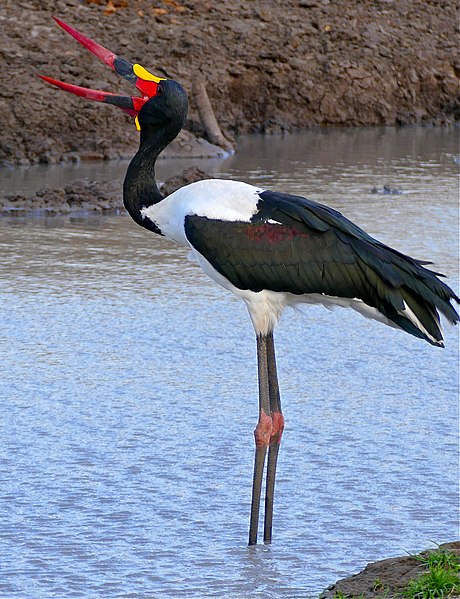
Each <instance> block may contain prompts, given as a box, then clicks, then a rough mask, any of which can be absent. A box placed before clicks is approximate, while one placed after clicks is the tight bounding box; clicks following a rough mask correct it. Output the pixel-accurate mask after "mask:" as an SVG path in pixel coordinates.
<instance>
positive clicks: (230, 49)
mask: <svg viewBox="0 0 460 599" xmlns="http://www.w3.org/2000/svg"><path fill="white" fill-rule="evenodd" d="M457 11H458V6H457V3H456V2H455V1H454V0H376V1H375V2H366V1H364V0H349V1H348V2H332V1H330V0H297V1H294V0H286V1H285V2H273V1H269V0H253V1H251V2H247V1H243V0H236V1H232V2H212V1H210V0H209V1H206V0H158V1H157V2H154V3H152V2H148V1H147V0H22V1H20V2H16V1H15V0H3V1H2V3H1V6H0V25H1V26H0V55H1V58H2V69H0V114H1V121H2V123H1V125H2V126H1V130H2V135H1V140H0V164H2V163H4V164H5V163H10V164H18V163H19V164H29V163H35V162H43V163H49V162H56V161H59V160H61V159H66V158H67V159H78V158H79V157H82V158H86V159H101V158H104V159H109V158H115V157H118V156H120V155H123V156H125V155H127V154H131V153H132V152H133V150H134V148H135V146H136V145H137V135H136V133H135V131H134V130H133V127H131V126H130V123H129V122H128V117H126V116H125V115H124V114H122V113H121V111H118V110H115V109H111V108H109V107H101V106H99V105H96V104H93V103H88V102H85V101H84V100H81V99H77V98H73V97H71V96H70V95H66V94H64V93H62V92H59V91H57V90H53V89H51V88H48V87H46V86H45V84H44V83H43V82H41V81H40V80H39V79H37V78H36V77H34V74H35V73H43V74H47V75H50V76H53V77H56V78H59V79H64V80H66V81H69V82H73V83H76V84H80V85H84V86H88V87H94V88H99V89H107V90H109V91H123V90H125V91H129V92H130V93H131V92H132V89H131V88H130V87H129V86H128V84H127V83H126V82H123V81H120V80H117V79H118V78H117V76H116V75H115V74H114V73H113V72H111V71H110V69H108V68H107V67H105V66H104V65H102V64H100V63H99V62H98V61H97V60H96V59H95V58H94V57H92V56H91V54H90V53H89V52H87V51H86V50H85V49H84V48H82V47H80V46H79V45H78V44H77V43H76V42H75V41H74V40H72V38H70V36H68V35H67V34H66V33H64V32H63V31H61V30H60V29H59V28H58V27H57V26H56V25H55V24H54V22H53V21H52V20H51V15H53V14H54V15H57V16H60V17H62V18H63V19H64V20H66V21H68V22H69V23H71V24H73V25H74V26H75V27H77V28H78V29H80V30H82V31H83V32H85V33H86V34H87V35H88V36H90V37H92V38H94V39H96V40H98V41H99V42H100V43H102V44H103V45H105V46H107V47H108V48H109V49H111V50H112V51H114V52H116V53H119V54H120V55H121V56H124V57H126V58H127V59H128V60H131V61H139V62H140V63H141V64H143V65H145V66H146V67H147V68H149V69H151V70H152V71H153V72H155V73H157V74H160V75H161V74H163V75H165V76H167V77H174V78H177V79H178V80H180V81H181V82H182V83H183V84H184V86H185V88H186V89H187V90H188V91H190V90H191V85H192V81H193V79H194V78H196V77H197V76H198V75H200V76H203V77H204V78H205V80H206V82H207V89H208V93H209V95H210V98H211V101H212V103H213V106H214V108H215V110H216V114H217V118H218V120H219V122H220V124H221V126H222V127H223V129H224V131H225V132H227V134H228V133H230V134H231V133H236V132H243V131H265V132H275V131H281V130H289V129H293V128H305V127H307V126H310V125H315V124H318V125H329V124H349V125H356V124H394V123H416V122H417V123H419V122H426V123H435V124H444V123H448V124H449V123H452V122H453V121H454V120H455V119H456V118H458V117H459V113H460V100H459V95H458V90H459V76H460V57H459V49H458V45H457V39H458V33H459V31H460V27H459V20H458V15H457ZM188 128H189V130H192V131H198V132H200V128H201V125H200V122H199V119H198V117H197V112H196V108H195V107H194V106H193V103H192V106H191V109H190V113H189V121H188Z"/></svg>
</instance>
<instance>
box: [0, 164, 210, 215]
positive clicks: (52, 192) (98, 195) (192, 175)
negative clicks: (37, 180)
mask: <svg viewBox="0 0 460 599" xmlns="http://www.w3.org/2000/svg"><path fill="white" fill-rule="evenodd" d="M210 178H211V177H210V175H208V173H205V172H204V171H202V170H200V169H199V168H197V167H189V168H186V169H185V170H184V171H183V172H182V173H181V174H179V175H175V176H173V177H171V178H170V179H168V180H167V181H165V182H164V183H163V185H161V186H160V191H161V192H162V193H163V195H169V194H170V193H172V192H173V191H176V189H179V187H182V186H183V185H188V184H189V183H193V182H194V181H201V180H202V179H210ZM122 189H123V180H122V179H112V180H110V181H107V180H104V181H89V180H87V179H78V180H77V181H74V182H73V183H71V184H69V185H65V186H64V187H55V188H52V189H49V188H45V189H39V190H38V191H36V192H35V193H33V194H29V195H23V194H8V195H3V194H1V193H0V215H8V216H23V215H25V214H30V213H39V214H41V215H47V216H48V215H56V214H61V215H62V214H78V213H82V212H85V213H96V214H97V213H113V212H122V213H123V214H124V213H125V209H124V206H123V193H122Z"/></svg>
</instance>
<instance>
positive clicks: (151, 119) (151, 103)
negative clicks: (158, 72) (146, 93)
mask: <svg viewBox="0 0 460 599" xmlns="http://www.w3.org/2000/svg"><path fill="white" fill-rule="evenodd" d="M187 110H188V99H187V94H186V93H185V90H184V88H183V87H182V85H180V83H177V81H174V80H172V79H164V80H163V81H161V82H160V83H159V84H158V89H157V93H156V95H155V96H154V97H153V98H150V100H147V102H146V103H145V104H144V105H143V106H142V108H141V110H140V111H139V114H138V117H137V120H138V123H139V126H140V130H141V134H142V133H149V132H150V131H152V130H155V129H159V128H161V129H164V128H167V129H173V128H174V129H178V130H180V129H182V127H183V125H184V123H185V119H186V117H187Z"/></svg>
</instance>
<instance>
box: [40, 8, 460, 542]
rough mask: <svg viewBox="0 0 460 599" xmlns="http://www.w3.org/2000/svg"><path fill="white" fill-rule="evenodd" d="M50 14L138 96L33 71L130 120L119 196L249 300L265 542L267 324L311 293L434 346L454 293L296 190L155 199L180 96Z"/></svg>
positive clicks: (182, 113)
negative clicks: (135, 146)
mask: <svg viewBox="0 0 460 599" xmlns="http://www.w3.org/2000/svg"><path fill="white" fill-rule="evenodd" d="M55 20H56V22H57V23H58V24H59V25H60V26H61V27H62V28H63V29H65V31H67V32H68V33H69V34H70V35H72V36H73V37H74V38H75V39H76V40H77V41H78V42H79V43H80V44H82V45H83V46H85V47H86V48H87V49H89V50H90V51H91V52H92V53H93V54H95V55H96V56H97V57H98V58H99V59H101V60H102V61H103V62H105V63H106V64H107V65H109V66H110V67H111V68H112V69H113V70H114V71H115V72H116V73H118V74H119V75H121V76H122V77H124V78H125V79H127V80H128V81H130V82H131V83H133V84H134V85H135V86H136V87H137V88H138V89H139V90H140V92H141V93H142V96H141V97H126V96H120V95H116V94H111V93H108V92H102V91H96V90H91V89H88V88H82V87H79V86H75V85H70V84H67V83H63V82H61V81H57V80H55V79H51V78H49V77H42V79H44V80H45V81H47V82H48V83H51V84H53V85H56V86H57V87H59V88H61V89H64V90H66V91H69V92H72V93H73V94H76V95H78V96H83V97H85V98H88V99H90V100H96V101H99V102H105V103H106V104H113V105H114V106H118V107H119V108H121V109H123V110H124V111H126V112H127V113H128V114H130V115H131V116H132V117H134V118H135V121H136V126H137V128H138V129H139V130H140V144H139V150H138V152H137V154H136V155H135V156H134V158H133V159H132V161H131V163H130V165H129V167H128V170H127V173H126V177H125V180H124V184H123V198H124V205H125V207H126V209H127V211H128V212H129V214H130V215H131V217H132V218H133V219H134V220H135V221H136V223H137V224H139V225H141V226H142V227H145V228H146V229H149V230H150V231H152V232H154V233H157V234H158V235H164V236H165V237H166V238H168V239H171V240H173V241H175V242H177V243H178V244H180V245H183V246H185V247H186V248H188V249H189V250H191V254H192V256H193V257H194V259H195V260H196V261H197V262H198V264H199V265H200V266H201V268H202V269H203V270H204V272H205V273H206V274H207V275H208V276H209V277H211V279H213V280H214V281H216V282H217V283H219V284H220V285H222V286H223V287H225V288H226V289H228V290H229V291H231V292H232V293H234V294H235V295H236V296H238V297H240V298H241V299H242V300H243V301H244V302H245V304H246V306H247V308H248V311H249V315H250V317H251V320H252V324H253V326H254V330H255V333H256V339H257V358H258V381H259V419H258V423H257V426H256V429H255V431H254V436H255V445H256V450H255V465H254V479H253V487H252V505H251V518H250V529H249V544H250V545H253V544H255V543H256V542H257V532H258V521H259V506H260V499H261V489H262V478H263V473H264V469H265V461H266V455H267V453H268V460H267V474H266V494H265V521H264V541H265V542H266V543H269V542H271V538H272V515H273V496H274V485H275V472H276V463H277V458H278V450H279V446H280V442H281V436H282V433H283V428H284V418H283V415H282V412H281V403H280V393H279V387H278V378H277V372H276V362H275V349H274V341H273V330H274V328H275V326H276V324H277V322H278V320H279V318H280V316H281V313H282V312H283V310H284V309H285V308H286V306H295V305H296V304H299V303H319V304H323V305H325V306H327V307H330V306H342V307H348V308H353V309H354V310H356V311H358V312H360V313H361V314H362V315H363V316H366V317H368V318H373V319H375V320H378V321H380V322H383V323H385V324H387V325H389V326H391V327H394V328H397V329H402V330H403V331H406V332H407V333H410V334H411V335H414V336H415V337H419V338H420V339H424V340H425V341H428V343H431V344H432V345H437V346H441V347H442V346H443V336H442V329H441V325H440V314H442V315H444V316H445V317H446V319H447V321H449V322H450V323H453V324H455V323H456V322H458V320H459V316H458V314H457V312H456V311H455V309H454V307H453V306H452V305H451V303H450V302H451V300H455V301H456V302H457V303H458V302H459V298H458V297H457V296H456V294H455V293H454V292H453V291H452V289H450V288H449V287H448V286H447V285H446V284H445V283H443V282H442V281H441V280H440V279H439V278H438V277H439V276H442V275H440V274H439V273H436V272H433V271H431V270H428V269H427V268H426V266H425V265H427V264H430V263H429V262H423V261H421V260H416V259H414V258H410V257H409V256H405V255H404V254H402V253H400V252H398V251H397V250H395V249H393V248H390V247H388V246H386V245H384V244H383V243H381V242H379V241H377V240H376V239H374V238H373V237H371V236H370V235H368V234H367V233H365V232H364V231H363V230H362V229H360V228H359V227H357V226H356V225H355V224H353V223H352V222H350V221H349V220H348V219H346V218H345V217H344V216H342V214H341V213H340V212H337V211H336V210H333V209H332V208H329V207H328V206H324V205H321V204H318V203H316V202H314V201H312V200H308V199H306V198H303V197H299V196H294V195H289V194H287V193H280V192H277V191H268V190H264V189H259V188H258V187H254V186H252V185H248V184H246V183H241V182H237V181H224V180H218V179H211V180H205V181H198V182H196V183H192V184H190V185H187V186H185V187H182V188H181V189H179V190H177V191H175V192H174V193H172V194H171V195H169V196H168V197H163V196H162V194H161V193H160V191H159V190H158V187H157V184H156V182H155V161H156V159H157V157H158V155H159V154H160V152H161V151H162V150H163V149H164V148H165V147H166V146H167V145H168V144H169V143H170V142H171V141H172V140H173V139H174V138H175V137H176V136H177V135H178V133H179V131H180V130H181V128H182V126H183V125H184V122H185V118H186V115H187V107H188V101H187V94H186V93H185V91H184V89H183V87H182V86H181V85H180V84H179V83H177V82H176V81H173V80H170V79H165V78H162V77H156V76H155V75H152V74H151V73H150V72H149V71H147V70H146V69H145V68H144V67H142V66H141V65H139V64H131V63H129V62H128V61H126V60H124V59H123V58H120V57H119V56H117V55H115V54H113V53H112V52H110V51H109V50H107V49H105V48H104V47H102V46H100V45H99V44H97V43H95V42H94V41H92V40H90V39H89V38H87V37H85V36H84V35H82V34H81V33H79V32H78V31H77V30H76V29H74V28H72V27H70V26H69V25H67V24H66V23H64V22H63V21H61V20H59V19H55Z"/></svg>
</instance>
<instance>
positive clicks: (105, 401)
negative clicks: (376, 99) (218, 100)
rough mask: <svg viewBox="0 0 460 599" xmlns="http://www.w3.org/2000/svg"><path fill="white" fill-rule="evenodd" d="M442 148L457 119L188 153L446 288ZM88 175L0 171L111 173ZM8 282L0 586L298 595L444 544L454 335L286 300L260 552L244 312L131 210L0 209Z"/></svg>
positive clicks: (250, 361) (451, 243)
mask: <svg viewBox="0 0 460 599" xmlns="http://www.w3.org/2000/svg"><path fill="white" fill-rule="evenodd" d="M456 154H458V142H457V132H455V131H452V130H433V129H423V130H422V129H407V130H397V129H370V130H343V129H338V130H328V131H316V132H314V131H313V132H309V133H306V134H301V135H295V136H289V137H286V138H281V137H280V138H277V137H275V138H270V137H268V138H264V137H255V138H251V137H248V138H243V139H242V140H241V143H240V151H239V152H238V153H237V154H236V155H235V156H234V157H232V158H230V159H228V160H226V161H223V162H212V161H211V162H206V163H205V164H204V165H202V164H200V166H201V167H202V168H203V166H204V167H205V168H207V169H208V170H211V171H213V172H215V173H216V174H218V175H219V176H228V177H231V178H237V179H243V180H246V181H248V182H251V183H255V184H257V185H260V186H265V187H270V188H272V189H280V190H283V191H289V192H293V193H300V194H303V195H307V196H308V197H311V198H312V199H317V200H319V201H321V202H325V203H328V204H330V205H331V206H333V207H334V208H337V209H339V210H341V211H343V212H344V213H345V214H346V215H347V216H349V217H350V218H352V219H353V220H355V221H356V222H357V223H358V224H359V225H360V226H362V227H364V228H365V229H366V230H367V231H369V233H371V234H373V235H375V236H377V237H379V238H381V239H382V240H383V241H385V242H386V243H388V244H391V245H394V246H396V247H397V248H398V249H400V250H401V251H403V252H406V253H410V254H412V255H414V256H416V257H419V258H425V259H431V260H433V261H434V262H435V267H436V269H439V270H441V271H442V272H445V273H446V275H447V276H448V282H449V283H450V284H451V285H453V286H454V287H455V288H456V289H458V270H457V269H458V266H457V256H458V207H457V203H458V167H457V166H456V164H455V162H454V160H453V157H454V156H455V155H456ZM182 166H183V164H182V162H181V163H178V162H176V161H168V162H166V161H165V162H164V163H162V164H160V167H159V176H160V178H166V177H167V176H169V175H170V174H172V172H173V171H174V170H180V169H181V168H182ZM85 168H86V167H85V166H84V165H80V166H79V167H67V168H62V169H55V168H53V169H49V170H44V169H35V170H34V169H30V170H28V171H7V172H2V173H1V176H2V179H3V180H4V181H5V185H6V184H9V185H11V187H12V188H14V189H17V190H18V191H19V190H22V189H26V188H27V187H28V186H29V188H30V187H34V186H37V187H38V186H40V180H42V181H45V179H46V181H48V183H49V184H50V185H53V184H57V183H56V182H59V181H60V180H62V177H64V178H65V180H66V181H69V180H71V179H72V178H76V177H81V176H82V175H84V176H90V177H91V178H96V177H97V176H98V175H100V176H101V178H104V177H107V176H112V175H114V174H115V172H116V171H117V169H118V171H120V170H122V169H123V168H125V165H123V164H115V165H103V167H102V170H101V171H100V172H99V173H98V172H95V171H93V172H92V173H91V172H90V173H88V172H87V171H85ZM91 169H94V166H91ZM53 177H54V179H53ZM384 184H387V185H390V186H391V187H395V188H399V189H400V190H401V191H402V192H403V193H402V194H401V195H394V196H386V195H378V194H372V193H370V190H371V188H372V187H374V186H377V187H379V188H381V187H383V185H384ZM0 279H1V290H0V296H1V305H2V310H1V312H0V348H1V355H2V359H1V361H0V394H1V397H2V413H1V416H0V439H1V443H0V522H1V528H0V597H2V598H5V599H6V598H8V599H10V598H34V599H45V598H46V599H48V598H52V597H53V598H61V599H62V598H67V597H88V598H95V597H101V598H104V599H105V598H112V597H119V598H121V597H123V598H125V597H126V598H128V597H136V598H143V599H147V598H156V597H161V598H162V599H163V598H171V599H176V598H179V597H186V598H202V597H229V598H238V599H239V598H257V597H260V598H262V597H268V598H278V597H285V598H296V597H298V598H300V597H302V598H305V597H313V596H315V595H317V594H318V593H319V592H320V591H321V590H322V589H323V588H324V587H325V586H327V585H328V584H330V583H333V582H334V581H335V580H336V579H337V578H339V577H341V576H344V575H347V574H350V573H352V572H356V571H358V570H359V569H361V568H362V567H364V566H365V564H366V563H367V562H369V561H372V560H376V559H381V558H385V557H390V556H393V555H398V554H399V555H400V554H404V552H406V551H417V550H420V549H424V548H426V547H428V546H430V542H431V541H435V542H437V543H442V542H447V541H451V540H454V539H455V538H456V537H458V534H459V533H458V520H457V518H458V515H457V506H458V494H457V488H458V432H457V431H458V349H457V348H458V334H457V331H456V329H452V328H451V329H448V330H447V332H446V345H447V347H446V349H444V350H442V349H439V348H434V347H432V346H430V345H428V344H427V343H424V342H422V341H420V340H418V339H415V338H413V337H411V336H409V335H406V334H404V333H402V332H399V331H395V330H392V329H389V328H387V327H384V326H383V325H380V324H378V323H375V322H371V321H367V320H365V319H363V318H362V317H360V316H359V315H357V314H355V313H352V312H350V311H345V310H336V311H334V312H328V311H326V310H324V309H322V308H319V307H310V308H308V309H306V310H304V311H302V313H297V312H287V313H286V314H285V316H284V317H283V319H282V322H281V325H280V327H279V330H278V331H277V348H278V362H279V371H280V384H281V390H282V400H283V406H284V412H285V417H286V431H285V435H284V437H283V446H282V450H281V453H280V464H279V478H278V488H277V497H276V504H275V523H274V542H273V544H272V545H271V546H267V547H266V546H263V545H259V546H257V547H253V548H248V547H247V546H246V540H247V539H246V537H247V529H248V517H249V507H250V491H251V477H252V466H253V436H252V431H253V428H254V426H255V423H256V419H257V380H256V355H255V341H254V339H253V332H252V330H251V325H250V321H249V318H248V316H247V314H246V310H245V307H244V305H243V304H242V303H241V302H239V301H238V300H236V299H234V298H232V297H231V296H230V295H229V294H228V293H227V292H226V291H224V290H222V289H220V288H219V287H217V286H215V285H214V284H213V283H212V282H211V281H209V280H207V279H206V277H205V276H204V275H203V274H202V273H201V271H200V270H199V269H198V268H197V267H196V266H195V265H193V264H191V263H189V262H188V261H187V259H186V253H185V252H184V251H183V250H182V249H180V248H179V249H178V248H176V247H175V246H174V245H172V244H170V243H169V242H167V241H165V240H164V239H162V238H159V237H156V236H155V235H152V234H151V233H149V232H148V231H144V230H142V229H140V228H139V227H137V226H136V225H135V224H134V223H132V222H131V221H130V219H129V218H128V217H125V216H110V217H98V218H94V217H93V218H89V217H86V216H84V215H79V216H72V217H65V218H59V217H58V218H47V219H40V218H25V219H22V218H21V219H17V218H16V219H12V218H8V219H2V220H0Z"/></svg>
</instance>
